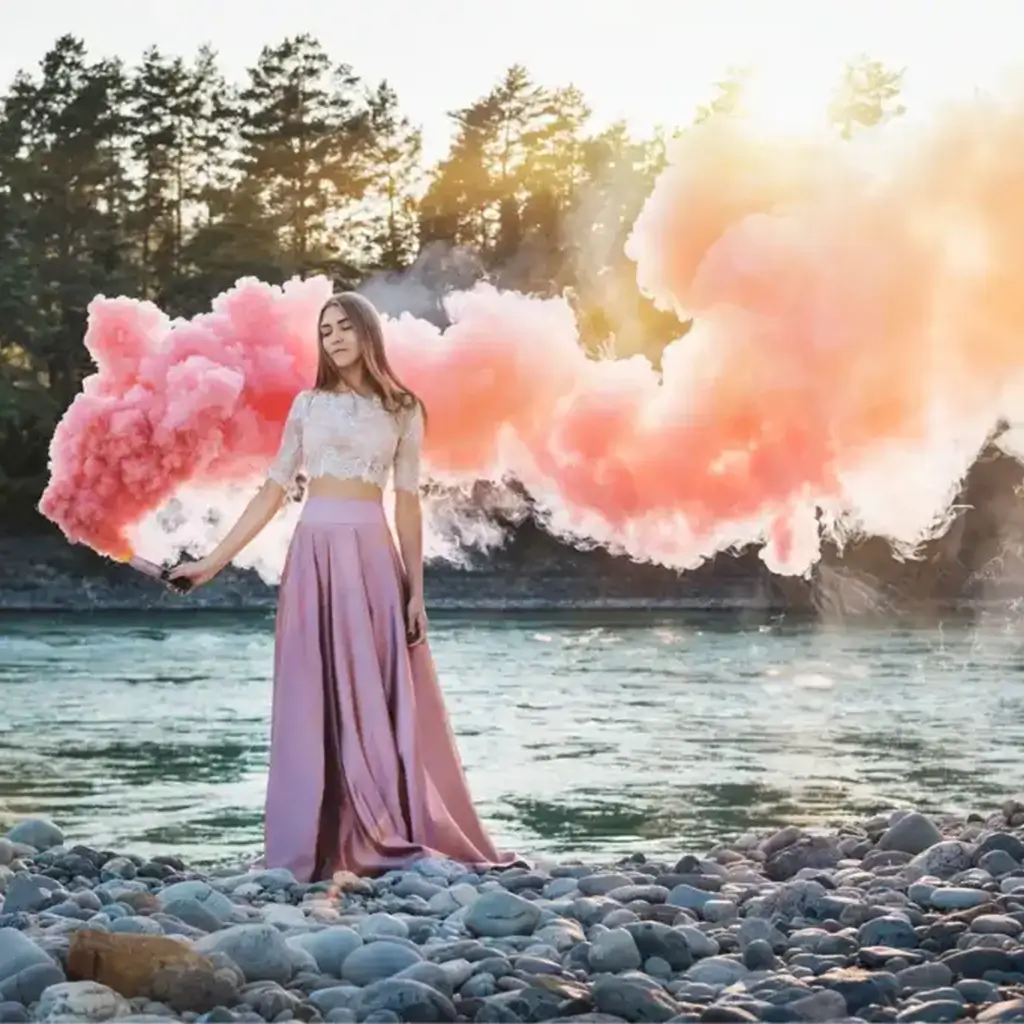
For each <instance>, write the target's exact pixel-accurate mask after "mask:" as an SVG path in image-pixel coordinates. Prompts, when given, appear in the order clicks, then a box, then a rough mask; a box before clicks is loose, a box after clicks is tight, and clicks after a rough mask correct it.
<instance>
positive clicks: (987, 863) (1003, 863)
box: [978, 850, 1021, 878]
mask: <svg viewBox="0 0 1024 1024" xmlns="http://www.w3.org/2000/svg"><path fill="white" fill-rule="evenodd" d="M978 867H979V868H981V869H982V871H987V872H988V873H989V874H990V875H991V876H992V877H993V878H1003V877H1004V876H1006V875H1012V874H1014V873H1015V872H1019V871H1020V869H1021V867H1020V864H1019V863H1018V862H1017V861H1015V860H1014V859H1013V858H1012V857H1011V856H1010V855H1009V854H1008V853H1007V852H1006V851H1005V850H989V851H988V853H986V854H983V855H982V856H981V857H979V858H978Z"/></svg>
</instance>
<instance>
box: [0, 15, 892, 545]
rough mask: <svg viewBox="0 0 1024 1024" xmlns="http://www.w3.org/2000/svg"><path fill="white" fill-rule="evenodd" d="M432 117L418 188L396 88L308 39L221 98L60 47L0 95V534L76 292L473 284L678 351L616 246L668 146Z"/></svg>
mask: <svg viewBox="0 0 1024 1024" xmlns="http://www.w3.org/2000/svg"><path fill="white" fill-rule="evenodd" d="M901 75H902V73H901V72H899V71H894V70H891V69H888V68H886V67H884V66H883V65H881V64H879V63H878V62H875V61H871V60H868V59H864V60H862V61H858V62H855V63H853V64H851V65H850V66H848V67H847V68H846V69H845V72H844V73H843V74H842V75H841V76H840V79H839V80H838V81H837V83H836V89H835V93H834V94H833V96H832V97H831V98H830V108H829V109H830V114H831V117H832V120H833V121H834V123H835V126H836V131H837V132H838V133H840V134H842V135H843V136H845V137H848V136H850V135H851V134H852V133H853V132H854V131H856V130H857V129H858V127H859V126H863V127H869V126H871V125H873V124H877V123H878V122H879V121H881V120H883V119H885V118H887V117H889V116H893V115H895V114H898V113H900V112H901V111H902V107H901V106H900V103H899V93H900V85H901ZM746 88H748V84H747V82H746V80H745V78H744V77H743V75H742V74H738V75H736V76H735V77H732V78H729V79H728V80H726V81H723V82H721V83H718V85H717V92H716V95H715V97H714V99H713V100H712V101H711V102H710V103H709V104H708V105H707V106H705V107H703V108H701V109H700V110H698V111H696V113H695V115H694V118H693V120H694V121H700V120H703V119H706V118H708V117H715V116H721V115H723V114H728V113H730V112H733V111H736V110H737V109H740V108H741V107H742V103H743V95H744V90H745V89H746ZM448 116H449V117H450V119H451V122H452V129H453V131H452V136H451V144H450V147H449V149H448V151H447V152H446V153H445V154H444V155H443V157H442V158H441V159H440V160H438V161H437V162H436V163H435V164H433V165H431V166H428V165H427V164H426V163H425V162H424V160H423V156H422V140H421V131H420V128H419V127H418V126H417V125H415V124H413V123H411V121H410V119H409V118H408V117H407V116H406V115H405V114H404V113H403V110H402V103H401V97H399V96H398V95H396V93H395V91H394V89H392V88H391V86H390V85H389V84H388V83H387V82H379V83H374V82H367V81H365V80H364V79H363V78H361V77H360V76H359V74H358V69H357V68H355V67H353V66H350V65H348V64H346V63H343V62H339V61H338V60H336V59H335V58H334V57H333V56H332V55H331V54H329V53H328V52H327V51H326V50H325V48H324V47H323V46H322V45H321V44H320V43H319V42H317V40H316V39H314V38H311V37H310V36H306V35H301V36H296V37H294V38H290V39H286V40H284V41H283V42H280V43H278V44H276V45H271V46H267V47H265V48H264V49H263V51H262V52H261V54H260V56H259V59H258V60H257V62H256V63H255V65H254V66H253V67H251V68H250V69H248V71H247V73H246V74H245V76H244V80H243V81H241V82H238V83H236V82H231V81H228V80H226V78H225V76H224V74H223V73H222V71H221V69H220V67H219V65H218V58H217V55H216V53H215V52H213V51H212V50H210V49H206V48H204V49H202V50H200V51H199V52H198V54H196V55H194V56H191V57H181V56H176V55H173V54H168V53H164V52H161V51H160V50H158V49H156V48H154V49H151V50H149V51H147V52H146V53H145V54H143V55H142V56H141V58H140V60H139V61H138V62H137V63H135V64H131V63H128V62H124V61H119V60H109V59H96V58H93V57H92V56H90V54H89V52H88V49H87V47H86V45H85V43H84V42H83V41H82V40H81V39H78V38H75V37H72V36H69V35H66V36H62V37H61V38H59V39H58V40H57V41H56V42H55V43H54V45H53V47H52V48H51V49H50V50H49V52H47V53H46V54H45V56H44V57H43V59H42V61H41V62H40V64H39V65H38V66H37V67H35V68H34V69H26V70H25V71H23V72H21V73H19V74H18V75H17V76H16V78H15V80H14V81H13V82H11V83H10V84H9V86H8V87H7V89H6V91H5V92H4V93H3V95H2V96H0V367H2V376H0V522H2V523H6V524H7V525H9V526H11V525H15V524H16V523H20V522H24V521H26V518H31V515H32V512H31V510H32V509H33V508H34V506H35V502H36V501H37V499H38V496H39V494H40V493H41V490H42V487H43V486H44V484H45V477H46V458H47V448H48V443H49V438H50V436H51V434H52V431H53V427H54V425H55V423H56V422H57V420H58V419H59V418H60V416H61V414H62V413H63V411H64V409H65V408H66V407H67V405H68V404H69V402H70V401H71V400H72V398H73V397H74V396H75V394H76V393H77V392H78V391H79V389H80V386H81V382H82V379H83V377H84V376H86V375H88V374H89V373H90V372H92V367H91V365H90V361H89V357H88V353H87V352H86V351H85V349H84V346H83V345H82V337H83V334H84V331H85V325H86V310H87V306H88V304H89V302H90V300H91V299H92V298H93V297H94V296H95V295H96V294H97V293H103V294H106V295H118V294H124V295H131V296H136V297H139V298H146V299H151V300H153V301H155V302H157V303H158V304H159V305H160V306H161V307H162V308H163V309H164V310H166V311H167V312H168V313H170V314H172V315H192V314H194V313H197V312H200V311H202V310H204V309H207V308H208V307H209V302H210V299H211V298H212V297H213V296H215V295H216V294H217V293H219V292H221V291H223V290H224V289H226V288H229V287H230V286H231V285H232V284H233V283H234V282H235V281H236V280H237V279H238V278H239V277H242V276H244V275H255V276H257V277H260V278H262V279H263V280H266V281H270V282H281V281H283V280H286V279H287V278H289V277H291V276H293V275H295V274H300V275H308V274H314V273H323V274H327V275H329V276H331V277H332V278H333V279H334V280H335V281H336V282H337V283H338V284H339V285H340V286H345V287H351V286H355V285H357V284H359V283H360V282H363V281H365V280H366V279H367V278H368V277H371V276H372V275H374V274H388V273H401V272H403V271H406V270H408V268H410V267H415V272H416V281H417V283H418V284H419V285H420V286H422V289H423V290H425V292H426V293H427V294H430V293H434V294H440V293H442V292H443V291H444V290H445V289H447V288H451V287H463V286H466V285H469V284H471V283H472V282H473V281H475V280H478V279H481V278H487V279H489V280H492V281H494V282H495V283H497V284H499V285H501V286H502V287H508V288H516V289H520V290H525V291H529V292H532V293H537V294H544V295H551V294H564V295H567V296H568V297H569V298H570V300H571V302H572V303H573V305H574V306H575V308H576V312H577V315H578V317H579V321H580V325H581V332H582V335H583V338H584V341H585V343H586V344H588V345H590V346H594V347H595V348H596V347H600V346H603V345H605V344H607V343H608V342H609V339H612V338H614V339H615V342H616V346H617V348H618V350H619V351H623V350H625V351H646V352H649V353H652V354H656V353H657V352H658V351H659V350H660V349H661V347H663V345H664V344H665V343H666V342H667V341H668V340H669V339H670V338H672V337H674V336H678V334H679V332H680V325H679V323H678V322H677V321H675V319H674V318H672V317H670V316H667V315H666V314H664V313H659V312H658V311H656V310H655V309H654V308H653V307H652V306H651V305H650V304H649V303H648V302H647V301H646V300H645V299H644V298H643V297H642V296H641V295H640V294H639V293H638V291H637V288H636V283H635V277H634V273H633V266H632V264H630V263H629V262H628V260H627V259H626V257H625V256H624V254H623V245H624V242H625V239H626V237H627V235H628V233H629V230H630V228H631V226H632V223H633V221H634V219H635V217H636V214H637V213H638V211H639V209H640V206H641V204H642V202H643V200H644V198H645V197H646V196H647V194H648V193H649V192H650V190H651V187H652V185H653V183H654V179H655V177H656V176H657V174H658V172H659V171H660V170H661V168H662V167H663V166H664V161H665V152H666V145H667V143H668V142H669V141H670V139H671V137H672V136H673V135H674V134H676V133H678V132H682V131H686V130H687V128H688V125H685V124H684V125H678V126H667V127H666V128H665V129H664V130H663V131H659V132H657V133H654V134H653V135H651V136H650V137H637V136H636V135H634V134H631V133H630V131H629V130H628V128H627V126H626V125H624V124H612V125H610V126H603V127H601V128H600V129H597V128H595V127H594V126H593V119H592V116H591V111H590V108H589V107H588V104H587V99H586V97H585V96H584V95H583V94H582V93H581V92H580V90H579V89H577V88H575V87H573V86H572V85H571V84H568V83H567V84H565V85H563V86H560V87H546V86H541V85H539V84H537V83H536V82H535V81H533V80H532V78H531V76H530V74H529V72H528V71H527V69H526V68H524V67H522V66H514V67H511V68H509V69H507V70H506V71H505V72H504V73H503V74H502V75H500V76H499V77H497V79H496V82H495V85H494V87H493V88H492V89H491V90H490V91H489V92H488V93H487V95H485V96H482V97H479V98H478V99H475V100H473V101H472V102H470V103H469V105H467V106H466V107H464V108H462V109H460V110H456V111H452V112H450V113H449V114H448Z"/></svg>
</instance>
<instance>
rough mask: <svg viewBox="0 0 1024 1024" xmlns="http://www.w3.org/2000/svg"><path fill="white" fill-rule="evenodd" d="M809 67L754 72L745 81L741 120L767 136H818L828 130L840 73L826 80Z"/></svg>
mask: <svg viewBox="0 0 1024 1024" xmlns="http://www.w3.org/2000/svg"><path fill="white" fill-rule="evenodd" d="M818 77H819V76H817V75H808V69H807V68H806V66H803V65H801V64H800V62H799V61H793V62H792V63H791V64H789V65H787V66H779V65H773V66H761V67H754V68H752V69H751V70H750V71H749V73H748V76H747V78H746V81H745V85H744V89H743V100H742V116H743V117H744V118H745V119H746V120H748V121H749V122H750V124H751V126H752V127H753V128H754V129H755V130H757V131H760V132H764V133H766V134H768V135H796V136H808V135H818V134H821V133H822V132H825V131H827V130H828V105H829V99H830V96H831V91H832V89H833V88H834V87H835V80H836V79H837V78H838V73H835V74H833V75H832V76H829V77H828V78H826V77H825V76H821V77H822V79H823V80H816V79H818Z"/></svg>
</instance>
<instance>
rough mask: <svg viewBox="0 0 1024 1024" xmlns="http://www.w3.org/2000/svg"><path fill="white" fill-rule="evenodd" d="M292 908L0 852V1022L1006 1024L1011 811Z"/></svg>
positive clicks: (314, 895)
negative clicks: (992, 1023) (837, 1023)
mask: <svg viewBox="0 0 1024 1024" xmlns="http://www.w3.org/2000/svg"><path fill="white" fill-rule="evenodd" d="M680 853H681V856H680V859H679V860H678V861H672V862H667V861H666V862H661V861H653V860H648V859H646V858H645V857H644V856H643V855H640V854H638V855H635V856H631V857H628V858H626V859H624V860H619V861H617V862H616V863H614V864H606V865H603V866H597V865H595V864H582V863H572V862H564V863H559V864H549V865H540V864H538V865H535V866H534V867H532V868H513V869H509V870H505V871H496V872H491V873H486V874H478V873H475V872H470V871H466V870H465V869H464V868H462V867H460V866H458V865H455V864H452V863H450V862H446V861H423V862H419V863H416V864H413V865H410V867H409V868H408V869H407V870H403V871H393V872H390V873H389V874H387V875H385V876H383V877H380V878H376V879H364V878H357V877H355V876H353V875H349V874H339V875H338V876H336V877H335V879H333V880H332V881H331V882H329V883H318V884H313V885H309V884H300V883H298V882H296V880H295V879H294V878H293V877H292V876H291V875H290V873H289V872H287V871H285V870H280V869H277V870H254V871H248V872H246V871H241V870H237V869H236V870H230V869H224V870H216V871H212V872H209V873H203V872H200V871H197V870H191V869H189V868H188V867H187V866H186V865H185V864H183V863H182V862H181V861H179V860H178V859H176V858H175V857H173V856H165V857H156V858H153V859H151V860H148V861H144V860H143V859H142V858H139V857H134V856H132V855H130V854H117V853H114V852H110V851H100V850H95V849H91V848H90V847H88V846H85V845H72V844H70V843H67V842H66V841H65V837H64V836H63V834H62V833H61V830H60V829H59V828H58V827H57V826H55V825H54V824H52V823H51V822H47V821H43V820H39V819H27V820H24V821H21V822H19V823H18V824H17V825H15V826H14V827H13V828H12V829H11V830H10V831H9V832H8V834H7V836H6V838H3V839H0V891H2V892H3V906H2V909H0V1021H3V1022H17V1021H69V1020H76V1021H102V1020H114V1019H117V1020H124V1021H128V1020H134V1021H157V1020H187V1021H203V1022H205V1021H209V1022H230V1021H253V1022H257V1021H288V1020H302V1021H320V1020H323V1021H360V1022H362V1021H366V1022H382V1024H383V1022H396V1021H478V1022H481V1024H498V1022H518V1021H546V1020H556V1019H557V1020H568V1021H643V1022H662V1021H701V1022H703V1021H707V1022H718V1021H779V1022H781V1021H809V1022H818V1021H839V1020H845V1021H923V1022H943V1021H959V1020H977V1021H984V1022H990V1021H1010V1020H1024V943H1022V939H1021V936H1022V933H1024V803H1022V802H1021V801H1019V800H1015V799H1014V800H1008V801H1007V802H1006V803H1005V804H1004V805H1003V807H1002V808H1001V810H999V811H997V812H995V813H993V814H990V815H984V816H983V815H973V814H972V815H969V816H966V817H965V816H956V815H949V816H944V817H941V818H937V819H930V818H928V817H926V816H924V815H922V814H918V813H915V812H906V811H896V812H892V813H888V814H884V815H878V816H876V817H873V818H871V819H870V820H866V821H862V822H859V823H850V824H847V825H843V826H841V827H839V828H836V829H834V830H832V831H829V832H820V833H808V832H805V831H803V830H801V829H799V828H796V827H788V828H784V829H781V830H779V831H776V832H774V833H772V834H749V835H745V836H741V837H739V838H737V839H735V840H732V841H728V842H724V843H722V844H721V845H719V846H716V847H715V848H714V849H711V850H708V851H706V852H705V853H703V854H700V855H696V854H694V853H686V852H685V851H680Z"/></svg>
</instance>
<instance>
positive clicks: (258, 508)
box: [171, 394, 304, 586]
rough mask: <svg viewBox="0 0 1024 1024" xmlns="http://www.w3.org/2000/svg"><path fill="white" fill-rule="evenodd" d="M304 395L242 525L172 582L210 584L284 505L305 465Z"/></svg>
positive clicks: (179, 571)
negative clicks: (299, 472) (290, 485)
mask: <svg viewBox="0 0 1024 1024" xmlns="http://www.w3.org/2000/svg"><path fill="white" fill-rule="evenodd" d="M302 397H303V395H302V394H299V395H298V396H297V397H296V399H295V401H294V402H293V403H292V407H291V410H290V411H289V413H288V419H287V420H286V421H285V425H284V432H283V433H282V435H281V445H280V447H279V448H278V452H277V456H276V457H275V459H274V462H273V464H272V465H271V467H270V472H269V473H268V474H267V480H266V482H265V483H264V484H263V486H262V487H261V488H260V489H259V490H258V491H257V492H256V494H255V496H254V497H253V498H252V500H251V501H250V502H249V504H248V505H246V506H245V511H243V512H242V514H241V515H240V516H239V517H238V522H236V523H235V525H234V526H232V527H231V529H230V530H229V531H228V533H227V535H226V536H225V537H224V539H223V540H222V541H221V542H220V543H219V544H218V545H217V546H216V547H215V548H214V549H213V551H211V552H210V554H208V555H206V556H205V557H203V558H200V559H199V560H198V561H196V562H185V563H184V564H182V565H179V566H177V567H176V568H175V569H173V570H172V571H171V579H187V580H190V581H191V583H192V585H193V586H199V585H200V584H202V583H207V582H209V581H210V580H211V579H213V577H214V576H216V575H217V573H219V572H220V571H221V569H223V568H224V566H226V565H227V564H228V563H229V562H230V561H231V560H232V559H233V558H234V557H235V556H236V555H237V554H238V553H239V552H240V551H241V550H242V549H243V548H244V547H245V546H246V545H247V544H248V543H249V542H250V541H252V540H253V539H254V538H255V537H257V536H258V535H259V533H260V531H261V530H262V529H263V527H265V526H266V525H267V523H269V522H270V520H271V519H273V518H274V516H275V515H276V514H277V511H278V509H280V507H281V506H282V505H283V504H284V499H285V496H286V494H287V490H286V488H287V486H288V485H289V484H290V483H291V482H292V481H293V480H294V479H295V474H296V473H297V472H298V471H299V468H300V467H301V465H302V412H303V408H304V405H303V402H302Z"/></svg>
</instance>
